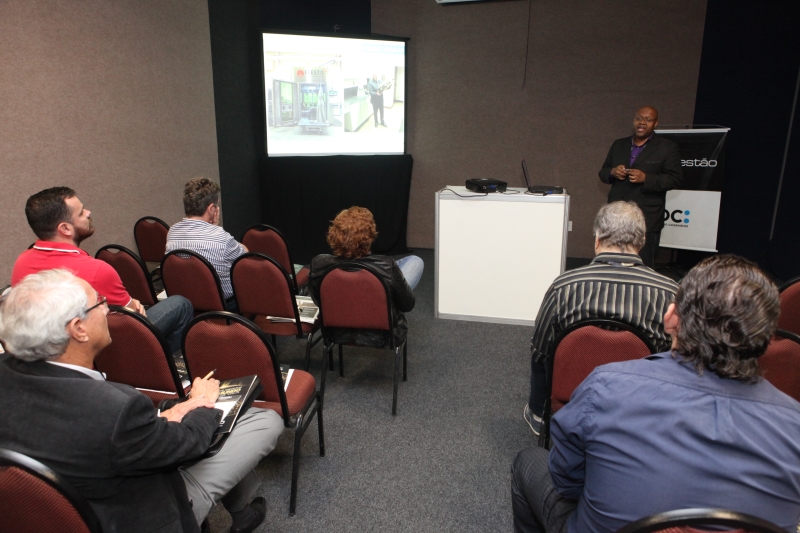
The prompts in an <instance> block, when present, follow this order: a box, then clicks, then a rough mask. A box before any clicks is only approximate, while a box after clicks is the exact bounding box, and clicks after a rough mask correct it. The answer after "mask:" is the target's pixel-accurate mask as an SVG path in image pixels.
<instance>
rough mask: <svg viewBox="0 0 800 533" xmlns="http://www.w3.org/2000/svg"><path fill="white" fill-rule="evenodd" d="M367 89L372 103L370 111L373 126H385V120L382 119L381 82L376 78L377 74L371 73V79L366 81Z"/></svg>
mask: <svg viewBox="0 0 800 533" xmlns="http://www.w3.org/2000/svg"><path fill="white" fill-rule="evenodd" d="M367 90H368V91H369V101H370V103H371V104H372V113H373V116H374V117H375V127H376V128H377V127H378V126H379V125H380V126H384V127H386V122H384V120H383V83H381V81H380V80H379V79H378V75H377V74H373V75H372V79H371V80H369V82H368V83H367ZM378 112H380V114H381V120H380V122H378Z"/></svg>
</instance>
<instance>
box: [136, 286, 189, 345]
mask: <svg viewBox="0 0 800 533" xmlns="http://www.w3.org/2000/svg"><path fill="white" fill-rule="evenodd" d="M193 317H194V309H193V308H192V304H191V302H189V300H187V299H186V298H184V297H183V296H170V297H169V298H166V299H164V300H161V301H160V302H158V303H157V304H155V305H154V306H153V307H151V308H150V309H148V310H147V319H148V320H150V322H151V323H152V324H153V325H154V326H155V327H156V329H157V330H158V331H160V332H161V334H162V335H164V337H165V338H166V340H167V343H168V344H169V349H170V350H171V352H172V353H170V355H172V354H174V353H175V352H177V351H178V350H180V349H181V339H182V338H183V330H184V329H186V326H187V325H188V324H189V322H190V321H191V320H192V318H193Z"/></svg>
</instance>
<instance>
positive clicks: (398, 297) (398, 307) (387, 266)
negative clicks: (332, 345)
mask: <svg viewBox="0 0 800 533" xmlns="http://www.w3.org/2000/svg"><path fill="white" fill-rule="evenodd" d="M340 263H358V264H362V265H367V266H370V267H372V268H373V269H374V270H375V271H376V272H378V274H380V276H381V279H383V280H384V281H385V282H386V283H387V284H388V285H389V290H390V291H391V294H392V304H393V305H394V312H395V316H396V317H397V326H396V327H395V330H394V338H395V343H396V344H398V345H399V344H400V343H402V342H403V341H404V340H405V338H406V333H407V332H408V323H407V322H406V317H405V315H403V312H407V311H411V310H412V309H414V303H415V300H414V293H413V292H412V291H411V287H409V286H408V283H407V282H406V278H405V277H404V276H403V272H402V271H401V270H400V268H399V267H398V266H397V263H395V261H394V259H392V258H391V257H386V256H384V255H368V256H365V257H362V258H360V259H345V258H343V257H338V256H335V255H330V254H322V255H318V256H317V257H315V258H314V259H313V260H312V261H311V272H310V273H309V275H308V285H309V287H310V290H311V298H313V299H314V302H316V303H317V305H319V289H320V285H321V284H322V278H323V277H324V276H325V274H327V273H328V271H329V270H330V269H332V268H333V267H335V266H336V265H338V264H340ZM323 320H324V317H323ZM333 338H334V341H335V342H337V343H342V344H358V345H361V346H374V347H376V348H382V347H383V346H386V344H387V342H388V341H389V340H390V339H388V338H387V336H386V333H385V332H383V331H380V330H350V329H345V328H336V329H334V332H333Z"/></svg>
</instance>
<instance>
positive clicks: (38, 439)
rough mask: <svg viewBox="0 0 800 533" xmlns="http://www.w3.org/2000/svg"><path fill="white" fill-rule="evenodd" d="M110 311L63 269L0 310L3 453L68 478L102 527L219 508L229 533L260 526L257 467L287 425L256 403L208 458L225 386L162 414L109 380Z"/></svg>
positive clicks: (174, 531)
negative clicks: (105, 360) (101, 359)
mask: <svg viewBox="0 0 800 533" xmlns="http://www.w3.org/2000/svg"><path fill="white" fill-rule="evenodd" d="M107 314H108V306H107V305H106V299H105V298H104V297H101V296H100V295H99V294H98V293H97V292H96V291H95V290H94V289H93V288H92V287H90V286H89V284H88V283H87V282H85V281H84V280H82V279H80V278H77V277H75V276H73V275H72V274H71V273H69V272H68V271H66V270H60V269H55V270H46V271H42V272H39V273H38V274H31V275H30V276H27V277H26V278H25V279H24V280H22V281H21V282H20V283H18V284H17V285H15V286H14V288H13V289H11V292H10V293H9V294H8V295H7V296H6V297H5V298H4V300H3V303H2V305H0V338H2V339H3V343H4V345H5V348H6V351H7V352H9V354H10V355H9V356H8V357H6V358H5V359H4V360H2V361H0V405H2V406H3V423H2V424H0V447H2V448H7V449H10V450H14V451H16V452H19V453H23V454H25V455H27V456H30V457H33V458H34V459H36V460H38V461H41V462H42V463H44V464H46V465H47V466H49V467H50V468H52V469H53V470H55V471H56V472H58V473H59V474H61V475H63V476H64V477H65V478H66V479H67V481H68V482H69V483H70V485H72V486H73V487H74V488H75V489H76V490H77V491H78V492H79V493H80V494H81V495H82V496H83V497H84V498H86V499H87V500H88V502H89V504H90V505H91V507H92V509H93V510H94V512H95V513H96V514H97V517H98V518H99V520H100V524H101V526H102V528H103V531H116V532H118V533H143V532H156V531H158V532H159V533H181V532H183V533H188V532H196V531H197V530H198V524H200V523H201V522H202V521H203V520H204V519H205V517H206V515H207V514H208V512H209V511H210V510H211V508H212V507H213V506H214V505H215V503H216V502H218V501H221V502H222V503H223V505H224V506H225V508H226V509H227V510H228V511H229V512H230V513H231V516H232V519H233V527H232V528H231V532H232V533H243V532H244V533H249V532H251V531H253V530H255V528H256V527H258V525H259V524H260V523H261V522H262V521H263V520H264V516H265V507H266V502H265V501H264V499H263V498H256V499H254V500H253V501H252V502H251V501H250V500H251V499H252V498H253V495H254V493H255V491H256V489H257V488H258V486H259V484H260V481H259V479H258V477H257V476H256V474H255V472H253V468H254V467H255V466H256V465H257V464H258V462H259V461H260V460H261V459H262V458H263V457H264V456H266V455H267V454H268V453H269V452H270V451H272V449H273V448H274V447H275V444H276V442H277V440H278V437H279V436H280V434H281V433H282V431H283V420H282V418H281V417H280V416H279V415H278V414H277V413H276V412H275V411H271V410H265V409H257V408H254V407H251V408H250V409H249V410H248V411H247V412H246V413H244V414H243V415H242V416H241V417H240V419H239V420H238V421H237V424H236V426H235V428H234V430H233V432H232V433H231V434H230V436H229V437H228V440H227V441H226V442H225V444H224V446H223V447H222V449H221V450H220V451H219V453H217V454H216V455H214V456H213V457H210V458H207V459H202V456H203V454H204V453H205V452H206V450H207V449H208V446H209V443H210V441H211V438H212V436H213V434H214V431H215V430H216V428H217V427H218V425H219V420H220V417H221V414H222V413H221V411H219V410H217V409H214V402H215V401H216V399H217V398H218V396H219V381H217V380H215V379H200V378H196V379H195V380H194V383H193V384H192V390H191V392H190V393H189V399H188V400H186V401H185V402H183V403H179V404H177V405H176V406H174V407H172V408H171V409H168V410H165V411H161V412H157V411H156V410H155V409H154V408H153V404H152V403H151V401H150V399H149V398H147V397H146V396H144V395H143V394H141V393H140V392H138V391H137V390H136V389H134V388H132V387H129V386H127V385H122V384H119V383H111V382H108V381H105V378H104V376H103V375H102V374H100V373H99V372H96V371H95V370H93V367H94V359H95V357H96V356H97V355H98V354H99V353H100V352H101V351H102V350H103V348H105V347H106V346H108V344H109V343H110V342H111V337H110V335H109V331H108V322H107V321H106V315H107Z"/></svg>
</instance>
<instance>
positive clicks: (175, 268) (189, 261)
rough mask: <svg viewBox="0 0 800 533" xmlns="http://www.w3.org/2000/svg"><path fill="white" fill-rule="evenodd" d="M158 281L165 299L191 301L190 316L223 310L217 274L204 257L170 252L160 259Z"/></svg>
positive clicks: (183, 252)
mask: <svg viewBox="0 0 800 533" xmlns="http://www.w3.org/2000/svg"><path fill="white" fill-rule="evenodd" d="M161 279H162V280H163V281H164V289H166V291H167V294H168V295H169V296H175V295H180V296H183V297H185V298H186V299H187V300H189V301H190V302H192V307H194V314H195V316H196V315H199V314H200V313H204V312H206V311H224V310H225V296H224V294H223V292H222V284H221V283H220V281H219V275H218V274H217V271H216V270H214V267H213V266H211V263H209V262H208V261H207V260H206V258H205V257H203V256H201V255H200V254H196V253H195V252H192V251H189V250H173V251H171V252H170V253H168V254H167V255H165V256H164V259H162V260H161Z"/></svg>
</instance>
